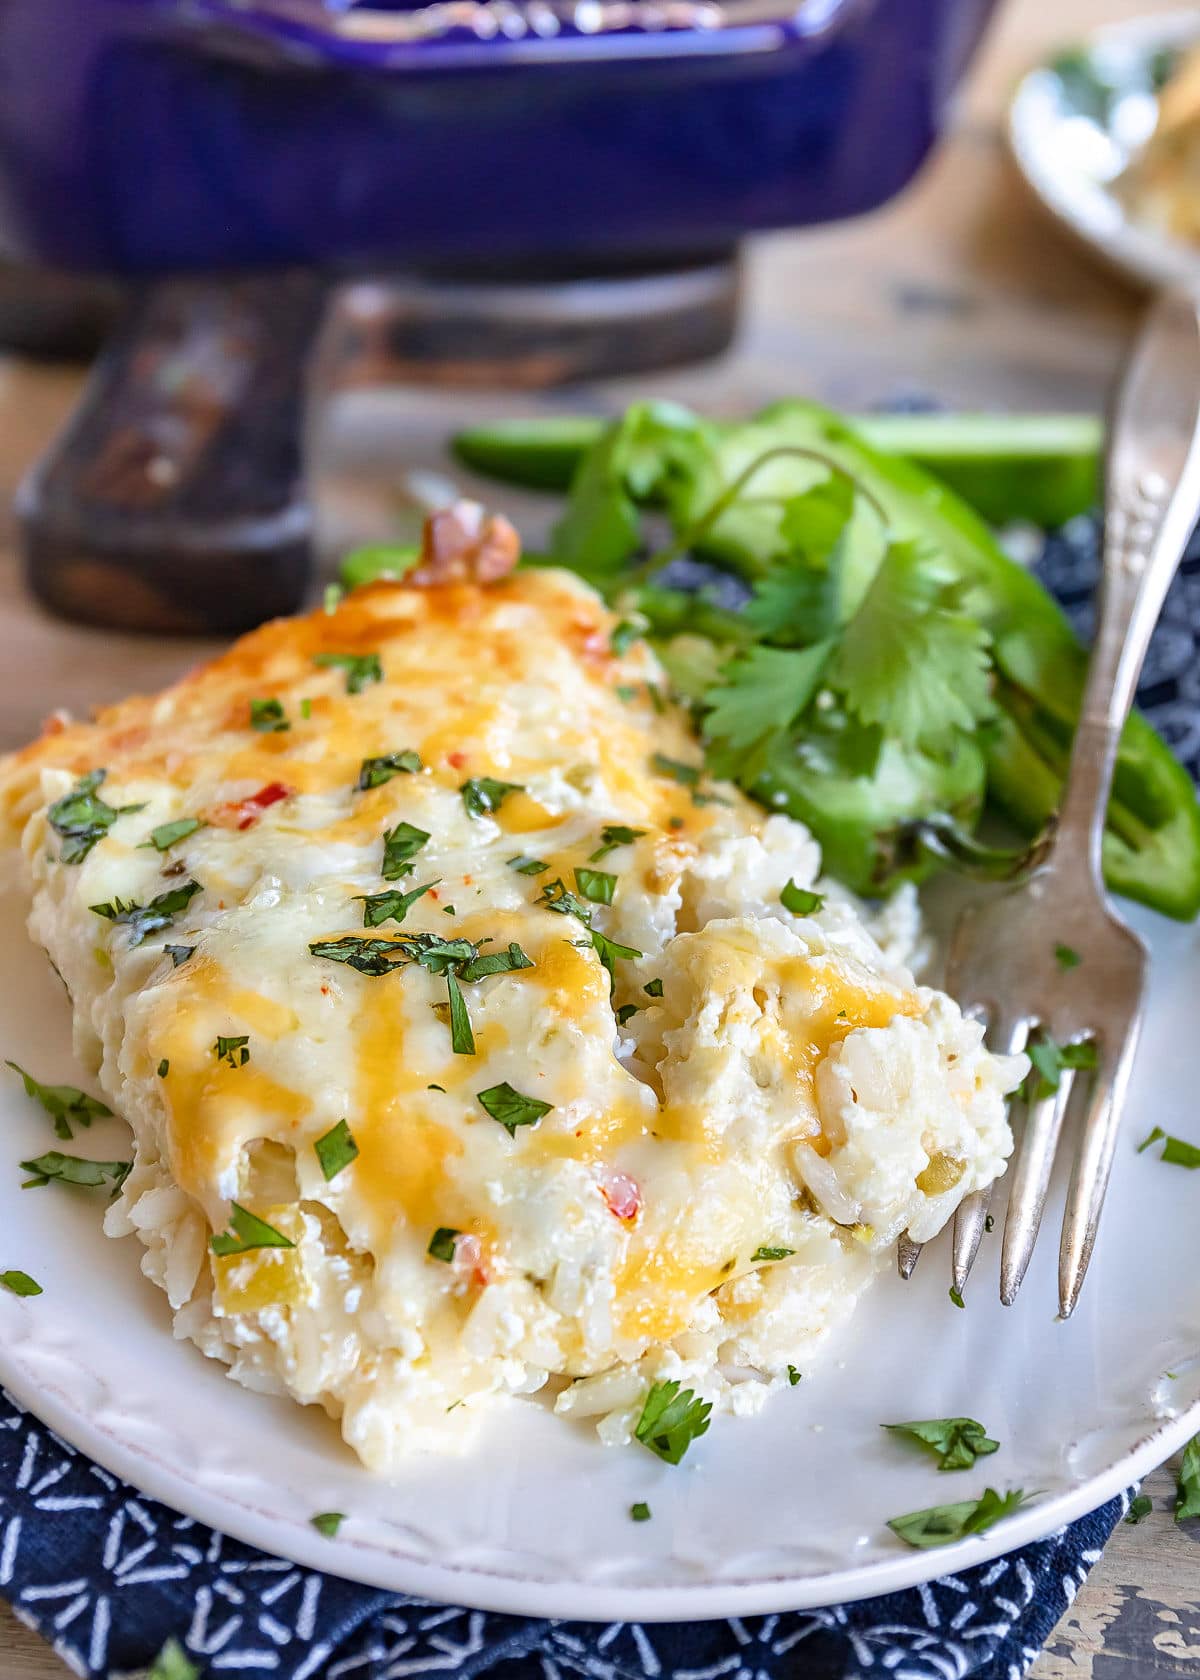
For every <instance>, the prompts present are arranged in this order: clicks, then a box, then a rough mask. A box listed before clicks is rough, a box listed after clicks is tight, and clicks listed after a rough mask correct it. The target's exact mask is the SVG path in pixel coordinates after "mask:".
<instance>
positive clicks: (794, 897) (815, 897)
mask: <svg viewBox="0 0 1200 1680" xmlns="http://www.w3.org/2000/svg"><path fill="white" fill-rule="evenodd" d="M779 902H780V904H782V905H783V908H784V909H785V910H790V911H791V912H792V915H793V916H811V915H813V914H814V913H815V912H816V911H818V910H821V909H823V908H824V905H825V896H824V894H823V893H815V892H810V891H809V889H808V888H807V887H798V886H797V885H796V883H795V881H793V880H790V879H789V881H788V884H787V886H786V887H784V889H783V891H782V892H781V893H780V895H779Z"/></svg>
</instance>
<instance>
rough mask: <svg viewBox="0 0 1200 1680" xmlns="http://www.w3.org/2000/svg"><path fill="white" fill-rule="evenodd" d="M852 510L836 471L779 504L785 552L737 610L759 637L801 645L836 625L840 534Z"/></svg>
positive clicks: (847, 484) (850, 491) (850, 489)
mask: <svg viewBox="0 0 1200 1680" xmlns="http://www.w3.org/2000/svg"><path fill="white" fill-rule="evenodd" d="M853 509H854V486H853V484H852V483H851V481H850V479H849V478H847V477H846V476H844V475H843V474H841V473H838V474H836V475H835V476H833V477H830V478H828V479H826V480H825V481H824V483H822V484H814V485H813V486H812V488H811V489H809V490H803V491H801V492H800V493H799V495H796V496H792V497H789V499H788V500H787V501H785V502H784V503H783V507H782V512H781V514H780V518H779V535H780V538H781V539H782V541H783V542H784V543H785V544H786V545H787V548H788V550H789V553H788V556H787V557H786V558H785V559H783V560H782V561H780V562H779V563H778V564H776V565H775V566H772V568H771V570H770V571H769V572H768V573H767V575H766V576H765V577H763V578H760V579H759V580H758V581H757V582H756V584H755V586H754V594H753V597H752V598H751V600H750V601H749V602H748V603H747V605H746V607H745V610H744V613H743V617H744V619H745V621H746V622H747V623H748V624H749V625H750V626H751V628H752V629H754V630H755V631H756V632H757V633H758V635H760V636H761V637H763V638H764V640H766V641H769V642H774V643H776V644H778V645H782V646H786V647H806V646H808V645H809V644H810V643H813V642H820V641H824V640H825V639H826V638H827V637H828V636H831V635H832V634H833V632H834V631H835V630H836V629H837V625H838V618H839V616H840V610H841V586H842V577H841V574H842V565H841V560H842V546H841V545H842V537H843V535H844V533H845V530H846V526H847V524H848V523H849V520H850V515H851V513H852V512H853Z"/></svg>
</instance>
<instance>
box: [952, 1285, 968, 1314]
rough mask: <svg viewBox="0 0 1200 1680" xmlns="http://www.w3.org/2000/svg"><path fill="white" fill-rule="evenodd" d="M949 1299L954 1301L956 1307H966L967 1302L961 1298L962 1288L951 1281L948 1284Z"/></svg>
mask: <svg viewBox="0 0 1200 1680" xmlns="http://www.w3.org/2000/svg"><path fill="white" fill-rule="evenodd" d="M950 1299H951V1300H952V1301H953V1302H954V1305H955V1306H956V1307H964V1308H965V1307H966V1304H967V1303H966V1302H965V1301H964V1300H963V1298H962V1290H961V1289H959V1287H958V1285H957V1284H956V1283H952V1284H951V1285H950Z"/></svg>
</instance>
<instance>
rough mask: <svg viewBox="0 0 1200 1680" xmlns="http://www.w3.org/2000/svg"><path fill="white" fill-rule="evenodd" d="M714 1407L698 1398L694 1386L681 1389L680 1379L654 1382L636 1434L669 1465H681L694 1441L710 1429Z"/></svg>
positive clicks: (643, 1406) (645, 1445)
mask: <svg viewBox="0 0 1200 1680" xmlns="http://www.w3.org/2000/svg"><path fill="white" fill-rule="evenodd" d="M711 1411H712V1406H711V1405H710V1404H709V1402H708V1401H707V1400H697V1398H696V1396H695V1394H694V1393H693V1392H692V1390H691V1389H690V1388H685V1389H684V1390H683V1391H682V1392H680V1388H679V1384H678V1382H675V1381H671V1382H656V1383H654V1384H652V1385H651V1387H650V1390H649V1392H648V1393H647V1395H646V1398H645V1401H644V1402H643V1404H642V1415H641V1417H640V1418H639V1419H638V1421H637V1425H636V1427H635V1429H634V1434H635V1435H636V1436H637V1438H638V1440H639V1441H640V1442H641V1443H642V1445H643V1446H644V1447H648V1448H649V1449H650V1451H651V1452H652V1453H655V1454H656V1455H657V1456H658V1457H659V1458H661V1459H662V1460H663V1461H664V1462H665V1463H667V1464H678V1463H679V1461H680V1459H681V1458H682V1457H683V1455H684V1453H685V1452H686V1451H687V1450H688V1448H689V1447H690V1446H691V1444H692V1442H693V1441H696V1440H699V1438H700V1436H701V1435H703V1434H705V1433H706V1432H707V1430H708V1419H709V1413H710V1412H711Z"/></svg>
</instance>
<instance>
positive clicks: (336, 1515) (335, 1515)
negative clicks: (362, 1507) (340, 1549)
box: [308, 1511, 346, 1540]
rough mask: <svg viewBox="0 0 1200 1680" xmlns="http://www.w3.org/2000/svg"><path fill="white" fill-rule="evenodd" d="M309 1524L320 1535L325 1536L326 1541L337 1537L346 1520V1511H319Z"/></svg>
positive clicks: (310, 1519)
mask: <svg viewBox="0 0 1200 1680" xmlns="http://www.w3.org/2000/svg"><path fill="white" fill-rule="evenodd" d="M308 1520H309V1522H310V1523H311V1524H312V1525H313V1527H314V1528H315V1529H316V1531H317V1533H318V1534H323V1535H324V1536H325V1538H326V1540H333V1539H335V1538H336V1537H337V1531H338V1529H339V1528H341V1526H342V1524H343V1523H344V1522H345V1520H346V1513H345V1511H318V1512H317V1514H316V1516H315V1517H309V1519H308Z"/></svg>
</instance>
